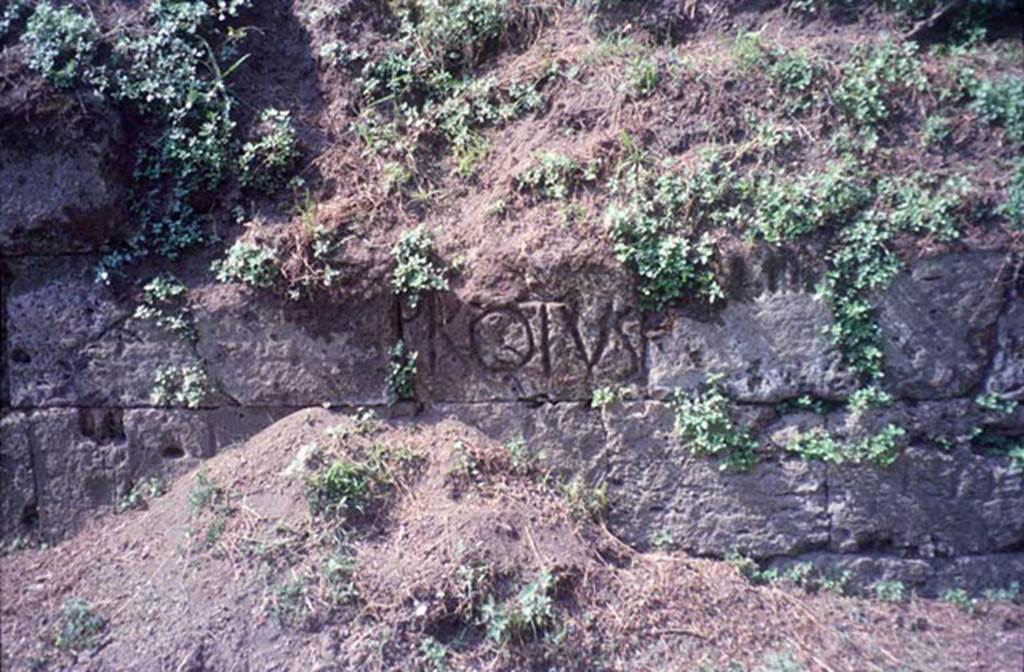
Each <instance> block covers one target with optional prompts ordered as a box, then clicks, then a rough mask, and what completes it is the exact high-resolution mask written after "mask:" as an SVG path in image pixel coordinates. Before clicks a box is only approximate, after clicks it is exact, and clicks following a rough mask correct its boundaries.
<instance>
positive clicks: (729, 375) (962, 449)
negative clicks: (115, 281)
mask: <svg viewBox="0 0 1024 672" xmlns="http://www.w3.org/2000/svg"><path fill="white" fill-rule="evenodd" d="M94 150H95V148H89V147H85V148H82V149H80V150H75V149H74V148H73V147H68V148H64V149H63V150H61V151H63V152H65V153H64V154H60V155H59V156H58V155H55V156H54V157H50V158H47V157H35V158H33V159H32V160H31V162H30V164H31V166H36V167H38V169H39V170H40V171H44V172H45V171H49V172H51V173H53V175H54V176H55V178H54V179H57V178H60V180H66V181H67V182H68V184H71V185H77V186H75V188H73V189H67V190H56V189H55V190H54V192H53V193H51V194H49V195H48V196H47V198H46V199H43V200H41V201H37V200H33V201H27V200H25V199H22V200H18V199H5V205H4V207H3V217H4V222H3V223H2V225H0V252H2V255H3V258H2V278H3V313H2V320H3V323H2V326H3V357H2V385H0V397H2V398H0V402H2V406H3V418H2V421H0V439H2V444H0V479H2V482H0V535H2V536H3V537H4V538H5V539H10V538H12V537H15V536H18V535H21V534H24V533H26V532H27V531H28V530H30V529H31V530H35V531H36V532H37V533H39V534H41V535H42V536H43V537H44V538H47V539H51V540H57V539H59V538H60V537H62V536H64V535H67V534H69V533H71V532H73V531H74V530H75V529H76V528H77V527H79V526H80V525H81V524H82V522H83V521H84V520H85V519H86V518H87V517H88V516H90V515H93V513H94V512H95V511H96V510H98V509H103V508H105V507H110V506H111V505H112V504H113V503H114V501H115V499H116V497H117V496H118V495H119V494H123V493H124V492H125V491H126V490H127V489H128V488H129V487H130V485H131V484H132V483H135V482H138V481H139V480H140V479H142V478H145V477H147V476H149V475H153V474H164V475H167V476H171V475H174V474H177V473H181V472H182V471H183V470H185V469H187V468H190V467H191V466H193V465H194V464H195V463H196V462H197V461H198V460H201V459H203V458H204V457H208V456H210V455H212V454H213V453H215V452H216V451H218V450H222V449H224V448H225V447H227V446H229V445H231V444H232V443H235V442H238V441H240V440H243V439H244V438H245V437H247V436H249V435H251V434H252V433H254V432H256V431H258V430H259V429H261V428H263V427H265V426H267V425H268V424H270V423H272V422H274V421H276V420H277V419H279V418H281V417H283V416H284V415H286V414H288V413H290V412H292V411H294V410H296V409H299V408H302V407H306V406H315V405H321V404H331V405H335V406H342V407H353V408H354V407H358V406H371V407H377V408H380V409H382V410H383V409H384V408H385V406H384V403H385V397H386V389H385V379H386V372H387V365H388V350H389V348H390V347H391V346H392V345H393V344H394V343H395V342H396V341H397V340H398V339H400V338H401V339H404V340H405V342H406V343H407V344H408V346H409V347H410V348H412V349H415V350H416V351H418V352H419V353H420V360H419V361H420V364H419V371H418V377H417V386H418V391H417V396H418V400H419V401H420V402H421V405H420V406H419V407H418V412H419V413H420V414H421V417H422V418H423V420H424V421H425V422H427V421H430V420H431V419H432V418H437V417H440V416H448V415H451V416H457V417H459V418H461V419H463V420H465V421H466V422H468V423H471V424H474V425H477V426H479V427H481V428H482V429H483V430H484V431H485V432H488V433H490V434H492V435H494V436H496V437H499V438H502V439H509V438H512V437H515V436H520V435H521V436H523V437H524V438H525V439H526V440H527V441H528V443H529V445H530V446H531V447H532V448H533V449H534V450H537V451H541V452H543V454H544V457H545V459H546V460H547V461H548V462H549V463H550V464H551V465H552V466H553V467H554V468H555V469H557V470H559V471H561V472H565V473H580V474H583V475H585V476H586V477H587V478H588V479H589V480H590V481H592V482H603V483H605V484H607V487H608V489H609V497H610V501H611V513H610V521H609V522H610V525H611V528H612V529H613V530H614V531H615V532H616V533H617V534H619V535H621V536H622V537H623V538H625V539H626V540H628V541H629V542H631V543H635V544H637V545H640V546H645V545H646V544H647V543H648V541H649V539H650V537H651V535H652V534H653V533H655V532H664V533H668V534H669V535H671V537H672V538H673V539H675V540H676V543H677V544H678V546H679V547H680V548H683V549H685V550H687V551H689V552H692V553H695V554H698V555H709V556H722V555H724V554H725V553H727V552H729V551H730V550H734V549H736V550H741V551H743V552H745V553H748V554H750V555H752V556H754V557H756V558H760V559H763V560H764V561H766V562H769V563H777V564H785V563H787V562H793V561H796V560H800V559H803V560H810V561H813V562H816V563H819V564H822V565H829V566H832V565H840V566H845V567H848V568H850V569H851V571H853V572H855V574H856V575H857V576H858V577H860V578H863V579H864V580H867V579H871V578H878V577H890V578H891V577H899V578H903V579H906V580H910V581H913V582H914V583H915V584H917V585H920V586H925V587H928V586H934V585H938V584H941V583H943V582H952V581H957V582H961V583H967V584H969V585H973V586H990V585H999V584H1005V583H1006V582H1008V581H1009V580H1010V579H1011V578H1014V577H1017V578H1019V577H1020V576H1021V575H1022V574H1024V474H1021V473H1020V472H1017V473H1014V472H1012V471H1011V470H1010V464H1009V460H1008V459H1007V458H1006V457H1005V456H998V455H986V454H985V453H984V451H981V450H980V449H978V448H977V446H974V447H972V445H971V443H970V442H969V441H968V440H967V438H969V437H970V436H971V435H972V433H976V432H977V431H979V430H982V431H986V432H989V433H991V434H994V435H997V436H1000V437H1003V438H1008V439H1010V440H1020V437H1021V436H1022V435H1024V404H1022V406H1021V407H1019V408H1018V410H1017V411H1016V412H1015V413H1014V414H1013V415H1010V416H1000V415H998V414H993V413H987V412H985V411H983V410H982V409H981V408H979V407H978V406H977V404H975V403H974V398H975V397H976V396H977V395H978V394H981V393H984V392H991V391H996V392H1000V393H1002V394H1003V395H1004V396H1006V397H1008V398H1012V399H1017V400H1021V401H1024V301H1022V298H1021V294H1022V291H1021V290H1022V288H1021V286H1020V283H1019V281H1018V282H1016V284H1015V283H1014V280H1013V278H1012V277H1011V274H1010V273H1009V272H1008V270H1007V254H1006V253H1005V252H1002V251H999V250H975V251H962V252H955V253H949V254H945V255H942V256H936V257H931V258H926V259H921V260H919V261H917V262H915V263H913V264H911V265H910V266H909V268H908V270H907V271H905V272H903V273H902V274H901V275H900V276H899V277H898V278H897V279H896V281H895V282H894V283H893V284H892V286H891V287H890V288H889V289H888V290H886V291H885V292H883V293H882V294H880V295H879V296H878V297H877V304H878V306H879V315H880V319H881V325H882V328H883V332H884V335H885V351H886V362H887V364H886V377H885V380H886V385H887V387H888V388H889V390H890V391H891V392H892V393H893V395H894V396H895V397H896V403H895V404H894V405H893V406H891V407H889V408H887V409H885V410H884V411H880V412H878V413H877V414H876V416H877V417H874V418H873V419H872V420H871V422H874V423H876V424H878V425H879V426H881V425H883V424H885V423H889V422H894V423H896V424H899V425H900V426H901V427H904V428H905V429H906V430H907V435H906V439H907V442H908V447H907V449H906V450H905V452H904V454H903V455H902V457H900V458H899V460H898V461H897V462H896V464H895V465H893V466H892V467H889V468H886V469H880V468H877V467H868V466H847V465H839V466H836V465H827V464H824V463H818V462H805V461H803V460H801V459H799V458H796V457H793V456H787V455H786V454H785V453H783V452H782V451H781V447H782V446H783V445H784V444H785V441H786V437H787V436H789V435H790V434H791V432H792V431H794V430H795V429H804V430H805V429H807V428H808V427H812V426H822V427H827V428H829V429H830V430H831V431H832V432H833V433H834V434H835V435H836V436H839V437H842V436H844V433H845V432H846V431H847V430H848V428H849V426H850V422H849V420H850V418H849V412H848V410H846V409H845V407H844V406H843V405H842V404H841V403H838V402H841V401H842V400H844V399H845V398H846V397H847V395H848V394H849V393H850V392H851V391H852V390H853V389H854V388H855V379H854V376H853V375H851V373H850V372H849V371H848V370H847V369H846V368H845V367H844V365H843V362H842V360H841V358H840V356H839V354H838V353H837V352H835V350H834V349H833V348H832V347H831V346H830V344H829V342H828V340H827V338H826V337H825V336H824V335H823V333H822V329H823V327H825V326H826V325H827V324H829V322H830V320H831V316H830V313H829V311H828V309H827V308H826V307H825V306H824V305H823V304H822V303H821V302H820V301H819V300H817V298H816V297H815V296H814V293H813V289H814V285H815V282H816V280H817V279H818V278H819V277H820V273H821V268H820V264H819V263H818V262H816V261H815V260H813V259H806V258H803V257H801V255H799V254H796V253H794V251H790V250H775V251H772V250H759V251H755V252H753V253H751V254H748V255H746V256H743V257H737V258H735V259H732V260H730V262H729V264H728V265H727V267H728V269H729V272H728V277H727V279H726V282H725V284H726V286H727V287H728V288H729V296H730V299H729V300H728V301H727V302H726V304H725V305H724V306H722V307H720V308H718V309H716V310H713V311H709V310H707V309H706V308H696V307H693V308H686V309H676V310H673V311H668V312H666V313H664V314H661V315H657V316H651V315H647V316H644V315H643V314H642V313H641V311H640V310H639V308H638V307H637V306H636V305H635V303H634V301H633V299H632V297H631V294H630V293H629V292H628V291H627V289H626V285H625V284H624V283H622V282H621V276H618V275H615V274H613V273H612V272H609V273H606V274H602V273H601V272H592V273H590V274H585V275H583V276H581V277H578V278H574V279H573V280H572V283H571V287H570V288H569V289H565V288H561V287H557V286H556V287H548V288H545V289H536V288H535V289H533V290H531V291H530V292H524V293H523V295H522V297H521V298H520V300H517V301H513V302H507V301H506V302H499V303H488V302H487V301H483V302H473V301H464V300H463V299H462V298H460V296H459V294H458V293H457V292H449V293H445V294H439V295H434V296H429V297H426V298H425V299H424V300H423V301H422V302H421V303H420V305H419V307H418V309H417V310H416V311H409V310H406V309H402V308H400V306H399V304H398V302H397V301H396V300H395V299H394V298H393V297H391V296H390V295H389V294H388V293H387V290H386V288H382V291H381V293H380V295H379V296H378V297H376V298H375V299H370V300H364V301H363V302H362V303H360V304H359V305H341V306H337V307H331V306H324V305H316V304H312V303H310V302H301V301H300V302H293V301H289V300H286V299H279V298H275V297H272V296H269V295H266V294H260V293H253V292H250V291H248V290H244V289H241V288H238V287H233V286H226V285H218V284H216V283H211V282H208V281H203V282H200V283H199V284H198V286H197V287H195V288H194V289H193V292H192V299H191V305H192V310H193V313H194V315H195V323H196V330H197V340H196V342H195V344H194V346H193V345H190V344H187V343H184V342H183V341H181V340H180V339H176V338H174V337H173V336H170V335H168V334H166V333H164V332H162V331H161V330H159V329H157V328H155V327H154V326H153V325H152V324H149V323H147V322H143V321H140V320H138V319H136V318H135V317H134V316H133V311H134V306H133V305H131V304H130V303H129V302H127V301H125V300H124V299H121V298H119V297H118V296H117V295H115V293H114V292H113V291H112V290H110V289H108V288H106V287H104V286H102V285H98V284H96V283H94V282H93V273H94V269H95V266H96V263H97V261H98V255H97V251H96V248H95V247H93V248H89V247H84V248H83V247H82V245H81V240H82V239H81V238H78V237H76V236H71V235H69V236H61V237H45V236H41V235H36V233H33V232H35V231H38V230H39V227H42V226H44V225H45V227H48V228H47V230H49V231H52V230H53V227H55V226H63V225H65V224H68V222H74V221H77V220H76V218H77V217H82V216H84V215H82V214H81V213H79V212H78V211H76V210H75V208H76V207H79V206H80V205H81V204H83V203H84V204H87V205H89V206H90V208H91V211H90V212H91V214H90V217H91V218H92V219H97V218H99V219H100V220H102V217H99V214H102V213H105V212H113V211H116V210H118V208H120V207H122V206H123V204H122V203H120V200H119V199H121V198H123V195H121V194H119V192H118V191H117V190H115V189H110V188H106V187H105V186H104V185H103V184H93V182H92V181H90V180H93V179H94V177H95V175H94V173H95V171H94V168H95V166H94V164H95V163H96V160H97V159H96V157H95V156H94V154H95V151H94ZM5 151H6V150H5ZM12 151H13V150H12ZM75 151H80V152H85V155H84V156H76V155H75V154H74V152H75ZM5 161H6V159H5ZM47 162H49V163H47ZM44 164H45V165H44ZM51 164H52V166H51V168H52V170H51V169H50V168H47V167H46V166H48V165H51ZM23 165H24V164H23ZM68 166H78V168H77V169H75V170H78V171H81V173H82V174H69V172H68V171H71V172H74V171H73V170H72V169H70V168H68ZM4 170H10V168H9V167H4V166H0V172H2V171H4ZM2 181H3V182H4V183H5V184H9V183H11V181H10V180H7V179H4V180H2ZM83 189H84V190H86V191H88V192H89V196H88V198H86V197H85V196H83V195H82V193H81V192H82V190H83ZM97 213H99V214H97ZM15 222H24V225H17V224H16V223H15ZM71 241H77V242H71ZM189 363H202V364H203V366H204V367H205V368H206V370H207V372H208V373H209V375H210V377H211V380H212V383H213V384H212V390H211V394H210V396H209V397H208V398H207V400H206V402H205V403H204V405H203V407H201V408H198V409H184V408H158V407H154V405H153V404H152V403H151V401H150V392H151V388H152V385H153V379H154V375H155V372H156V370H157V369H158V368H159V367H160V366H163V365H167V364H189ZM710 372H715V373H719V374H722V375H723V379H722V384H723V385H724V387H725V389H726V390H727V392H728V394H729V395H730V397H731V398H732V399H734V400H735V401H736V402H737V403H738V404H739V409H740V413H741V415H742V417H743V418H744V420H745V422H747V423H748V424H749V425H750V426H751V427H753V428H754V429H755V431H756V433H757V435H758V437H759V438H760V440H761V442H762V445H763V448H764V451H765V452H766V453H767V457H766V459H764V460H763V461H762V462H761V463H760V464H759V465H758V466H756V467H755V468H754V469H753V470H751V471H749V472H745V473H729V472H723V471H722V470H720V469H719V468H718V465H717V463H715V462H713V461H710V460H707V459H705V458H701V457H695V456H693V455H692V454H691V453H690V452H689V451H688V450H687V449H686V447H685V446H681V445H679V442H678V441H677V440H675V439H674V437H673V423H674V419H673V414H672V411H671V408H670V405H669V403H668V398H669V396H670V395H671V394H673V393H674V392H675V390H677V389H693V388H694V387H695V386H697V385H698V384H699V383H700V382H701V381H703V380H705V379H706V376H707V375H708V374H709V373H710ZM601 386H625V387H628V388H629V389H630V390H631V392H630V394H629V398H628V399H626V400H625V401H622V402H619V403H616V404H613V405H611V406H609V407H607V408H605V409H603V410H595V409H593V408H591V405H590V398H591V395H592V392H593V390H594V389H596V388H597V387H601ZM803 395H811V396H812V397H814V398H816V399H818V400H819V401H821V402H822V403H823V407H822V408H824V409H825V410H823V411H822V412H820V413H809V412H807V411H803V410H798V409H795V408H793V407H792V405H791V404H789V405H787V404H786V402H791V401H792V400H794V399H796V398H798V397H801V396H803ZM829 402H837V403H829ZM965 437H966V438H965Z"/></svg>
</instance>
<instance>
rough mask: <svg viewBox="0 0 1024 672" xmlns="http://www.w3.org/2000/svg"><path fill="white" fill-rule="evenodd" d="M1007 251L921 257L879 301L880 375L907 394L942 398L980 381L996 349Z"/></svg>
mask: <svg viewBox="0 0 1024 672" xmlns="http://www.w3.org/2000/svg"><path fill="white" fill-rule="evenodd" d="M1005 262H1006V253H1005V252H1000V251H984V250H978V251H972V252H959V253H953V254H945V255H942V256H938V257H932V258H930V259H922V260H921V261H918V262H917V263H915V264H914V265H913V266H912V267H911V268H910V269H909V270H907V271H905V272H903V273H901V274H900V275H898V276H897V277H896V278H895V280H893V282H892V285H891V286H890V287H889V288H888V289H887V290H886V291H885V292H884V293H883V294H882V296H881V297H880V299H879V302H878V320H879V324H880V325H881V327H882V333H883V336H884V343H885V372H886V381H887V383H888V384H889V385H891V386H892V389H893V391H894V392H895V393H896V394H898V395H899V396H902V397H906V398H909V399H949V398H952V397H957V396H962V395H965V394H967V393H968V392H970V390H972V389H974V388H975V387H977V386H978V384H979V383H981V382H982V379H983V377H984V375H985V372H986V370H987V368H988V366H989V363H990V362H991V361H992V357H993V355H994V354H995V350H996V323H997V320H998V318H999V313H1000V311H1001V309H1002V307H1003V302H1004V294H1005V290H1006V279H1007V277H1008V274H1007V273H1006V272H1005V271H1006V263H1005Z"/></svg>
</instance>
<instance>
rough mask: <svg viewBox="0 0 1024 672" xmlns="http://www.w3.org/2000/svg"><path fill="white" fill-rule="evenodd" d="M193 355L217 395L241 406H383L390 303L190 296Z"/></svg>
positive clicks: (232, 291)
mask: <svg viewBox="0 0 1024 672" xmlns="http://www.w3.org/2000/svg"><path fill="white" fill-rule="evenodd" d="M195 295H196V297H197V299H198V302H199V303H198V307H197V309H196V320H197V325H198V330H199V344H198V351H199V353H200V354H201V355H202V357H203V358H204V360H205V361H206V366H207V371H208V372H209V373H210V374H211V376H212V377H213V378H215V379H216V380H217V381H218V382H219V384H220V391H222V392H223V393H225V394H226V395H227V396H229V397H230V398H231V399H233V400H235V401H237V402H238V403H239V404H241V405H243V406H315V405H320V404H322V403H334V404H349V405H356V404H360V405H367V404H381V403H384V400H385V396H386V382H387V369H388V349H389V348H390V347H391V346H392V345H393V344H394V343H395V341H397V340H398V332H397V326H396V321H395V309H394V305H395V304H394V302H393V300H392V298H391V297H390V296H388V295H381V296H379V297H377V298H375V299H373V300H371V301H367V302H365V303H363V304H359V305H356V304H342V305H339V306H322V305H309V304H306V303H297V302H294V301H289V300H287V299H279V298H276V297H264V296H252V295H250V294H249V293H248V292H246V291H245V290H242V289H240V288H238V287H234V286H227V285H214V286H210V287H205V288H203V289H201V290H198V291H197V292H196V293H195Z"/></svg>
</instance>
